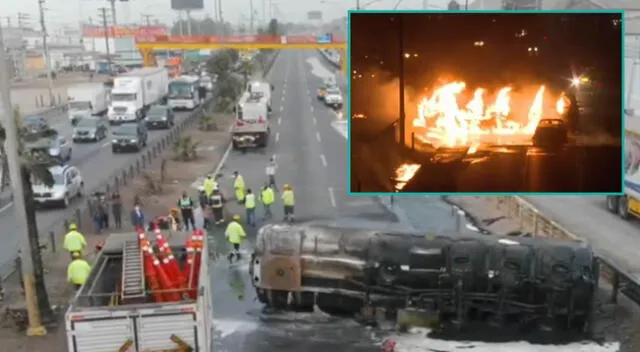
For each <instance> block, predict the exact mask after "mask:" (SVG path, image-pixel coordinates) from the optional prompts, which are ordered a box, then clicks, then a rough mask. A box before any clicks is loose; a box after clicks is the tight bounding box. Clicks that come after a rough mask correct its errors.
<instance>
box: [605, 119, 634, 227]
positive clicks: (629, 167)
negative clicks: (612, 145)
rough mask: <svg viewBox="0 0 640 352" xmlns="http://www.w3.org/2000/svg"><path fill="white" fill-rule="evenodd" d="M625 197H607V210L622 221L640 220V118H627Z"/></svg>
mask: <svg viewBox="0 0 640 352" xmlns="http://www.w3.org/2000/svg"><path fill="white" fill-rule="evenodd" d="M625 129H626V131H625V136H626V139H625V155H624V195H621V196H607V210H609V211H610V212H612V213H614V214H618V215H619V216H620V217H621V218H622V219H629V218H632V217H633V218H638V219H640V117H635V116H627V120H626V126H625Z"/></svg>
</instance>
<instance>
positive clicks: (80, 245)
mask: <svg viewBox="0 0 640 352" xmlns="http://www.w3.org/2000/svg"><path fill="white" fill-rule="evenodd" d="M86 246H87V240H86V239H85V238H84V235H83V234H82V233H80V232H79V231H78V226H77V225H76V224H69V232H67V234H66V235H65V236H64V243H63V247H64V249H66V250H67V252H69V254H70V255H71V258H72V259H73V258H74V253H80V254H82V253H83V252H84V249H85V247H86Z"/></svg>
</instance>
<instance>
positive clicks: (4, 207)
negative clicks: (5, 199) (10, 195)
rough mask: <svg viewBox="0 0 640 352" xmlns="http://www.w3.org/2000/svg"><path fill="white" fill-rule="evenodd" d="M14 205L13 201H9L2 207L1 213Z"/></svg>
mask: <svg viewBox="0 0 640 352" xmlns="http://www.w3.org/2000/svg"><path fill="white" fill-rule="evenodd" d="M12 205H13V202H9V203H7V204H6V205H5V206H3V207H2V208H0V213H2V212H4V211H5V210H7V209H9V208H11V206H12Z"/></svg>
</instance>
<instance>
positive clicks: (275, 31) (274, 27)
mask: <svg viewBox="0 0 640 352" xmlns="http://www.w3.org/2000/svg"><path fill="white" fill-rule="evenodd" d="M267 33H268V34H269V35H271V36H274V37H275V36H278V35H281V34H282V32H281V31H280V26H279V25H278V20H276V19H275V18H272V19H271V21H269V25H268V26H267Z"/></svg>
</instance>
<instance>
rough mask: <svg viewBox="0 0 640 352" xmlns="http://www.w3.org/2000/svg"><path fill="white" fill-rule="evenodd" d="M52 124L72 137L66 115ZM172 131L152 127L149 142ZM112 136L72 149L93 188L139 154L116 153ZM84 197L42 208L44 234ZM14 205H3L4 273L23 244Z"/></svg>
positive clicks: (0, 268) (0, 264)
mask: <svg viewBox="0 0 640 352" xmlns="http://www.w3.org/2000/svg"><path fill="white" fill-rule="evenodd" d="M188 115H189V112H179V113H177V114H176V122H178V121H182V120H183V119H185V118H186V117H187V116H188ZM50 125H51V126H52V127H53V128H55V129H56V130H58V132H59V133H60V134H61V135H63V136H65V137H66V138H68V139H70V138H71V133H72V126H71V124H70V123H69V121H68V119H67V117H66V116H61V117H59V118H57V119H52V120H51V121H50ZM167 133H168V132H167V131H164V130H161V131H149V141H148V144H149V145H152V144H153V142H154V141H155V140H157V139H159V138H161V137H162V136H164V135H166V134H167ZM110 145H111V137H110V136H108V137H107V138H106V139H104V140H102V141H99V142H97V143H86V144H85V143H83V144H74V146H73V150H72V159H71V161H70V164H71V165H74V166H76V167H78V169H79V170H80V172H81V174H82V176H83V178H84V183H85V189H86V190H91V189H92V188H94V187H96V186H98V185H100V184H101V183H102V182H103V181H104V180H105V179H106V178H107V177H108V176H110V175H111V174H112V173H113V172H114V170H118V169H120V168H121V167H123V166H125V165H127V164H128V163H130V162H132V160H133V159H134V158H136V157H137V154H135V153H132V154H115V155H114V154H113V153H112V152H111V148H110ZM82 202H84V199H74V200H73V202H72V205H71V206H70V207H69V208H68V209H58V210H55V209H52V210H43V211H40V212H38V214H37V219H38V229H39V230H40V234H41V236H45V235H46V231H47V230H49V228H50V227H51V226H52V225H54V223H55V222H56V221H58V219H60V218H64V217H65V216H66V217H70V215H71V214H72V213H73V209H75V208H77V207H78V206H79V205H80V204H81V203H82ZM13 217H14V209H13V204H12V203H10V204H8V205H6V206H4V207H3V208H0V228H2V231H1V232H0V243H2V246H0V276H2V277H5V276H6V274H7V273H8V272H10V271H11V269H12V261H13V259H14V258H15V255H16V253H17V251H18V248H19V237H18V236H19V235H20V233H21V231H20V230H19V229H18V228H17V226H16V224H15V222H14V221H13ZM54 230H55V231H57V232H60V231H62V227H60V228H56V229H54Z"/></svg>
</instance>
